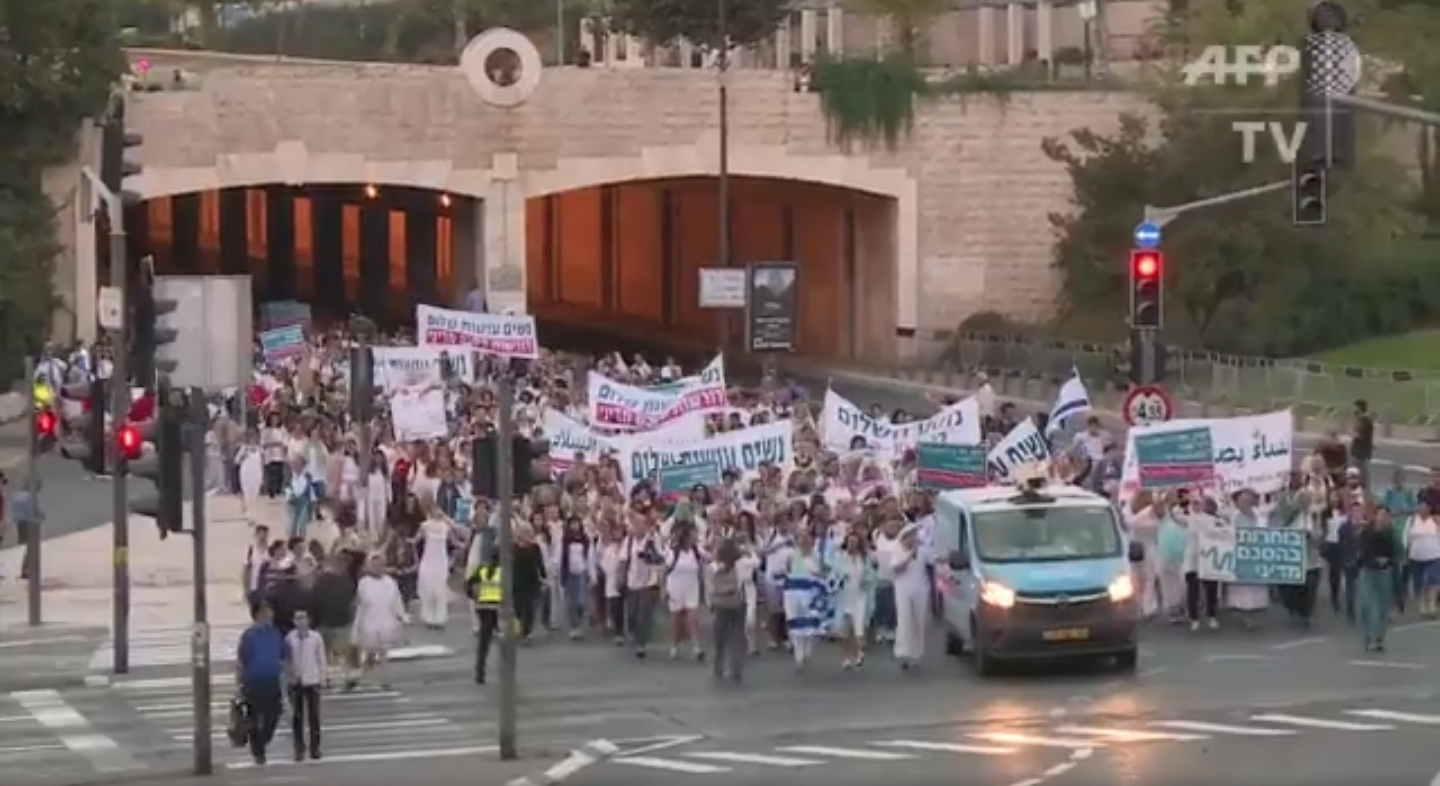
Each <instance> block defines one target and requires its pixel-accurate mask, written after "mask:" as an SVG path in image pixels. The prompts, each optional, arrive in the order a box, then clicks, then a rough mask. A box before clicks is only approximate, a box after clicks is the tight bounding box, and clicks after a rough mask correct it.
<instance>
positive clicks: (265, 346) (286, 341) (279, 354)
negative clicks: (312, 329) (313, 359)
mask: <svg viewBox="0 0 1440 786" xmlns="http://www.w3.org/2000/svg"><path fill="white" fill-rule="evenodd" d="M260 352H261V354H263V355H264V356H265V362H267V363H273V362H276V361H279V360H284V359H286V358H293V357H297V356H299V355H303V354H304V353H305V328H303V327H301V326H300V325H289V326H287V327H280V328H275V329H274V330H267V331H265V332H264V333H261V334H260Z"/></svg>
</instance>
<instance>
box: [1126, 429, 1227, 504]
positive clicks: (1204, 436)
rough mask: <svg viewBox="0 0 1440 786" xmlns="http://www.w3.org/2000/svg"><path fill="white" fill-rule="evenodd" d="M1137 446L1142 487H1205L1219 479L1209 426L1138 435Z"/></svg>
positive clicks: (1136, 456)
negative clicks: (1216, 477) (1217, 477)
mask: <svg viewBox="0 0 1440 786" xmlns="http://www.w3.org/2000/svg"><path fill="white" fill-rule="evenodd" d="M1134 444H1135V458H1136V460H1137V461H1139V462H1140V487H1141V488H1146V489H1164V488H1177V487H1185V486H1204V485H1207V484H1209V483H1210V482H1211V481H1212V480H1214V479H1215V448H1214V447H1213V445H1212V444H1211V442H1210V427H1209V426H1195V427H1193V428H1184V429H1175V430H1171V431H1164V432H1160V433H1147V434H1137V435H1135V441H1134Z"/></svg>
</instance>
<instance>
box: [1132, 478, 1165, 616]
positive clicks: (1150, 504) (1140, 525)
mask: <svg viewBox="0 0 1440 786" xmlns="http://www.w3.org/2000/svg"><path fill="white" fill-rule="evenodd" d="M1163 518H1165V510H1164V508H1162V507H1161V506H1160V505H1159V504H1158V503H1157V502H1156V500H1155V494H1154V492H1152V491H1150V490H1149V489H1141V490H1140V491H1139V492H1138V493H1136V495H1135V498H1134V499H1132V500H1131V501H1130V515H1129V516H1128V517H1127V519H1126V524H1127V526H1128V527H1129V528H1130V539H1131V540H1132V541H1134V542H1136V543H1140V544H1142V545H1144V547H1145V559H1143V560H1141V561H1140V562H1137V563H1135V564H1134V565H1133V566H1131V569H1130V570H1131V573H1132V576H1131V578H1132V579H1133V580H1134V582H1135V586H1136V587H1139V588H1140V617H1141V619H1149V618H1151V617H1154V616H1155V615H1156V613H1158V612H1159V611H1160V609H1162V608H1165V604H1171V605H1173V604H1174V603H1175V601H1176V599H1175V598H1166V597H1163V596H1162V595H1161V593H1160V520H1161V519H1163Z"/></svg>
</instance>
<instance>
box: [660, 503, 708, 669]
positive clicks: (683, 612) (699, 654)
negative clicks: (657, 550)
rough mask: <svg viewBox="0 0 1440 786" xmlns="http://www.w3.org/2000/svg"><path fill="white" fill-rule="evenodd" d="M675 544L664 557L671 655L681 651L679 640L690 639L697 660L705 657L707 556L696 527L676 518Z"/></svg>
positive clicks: (673, 534)
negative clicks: (703, 606)
mask: <svg viewBox="0 0 1440 786" xmlns="http://www.w3.org/2000/svg"><path fill="white" fill-rule="evenodd" d="M671 538H672V542H673V544H674V545H672V546H671V548H670V554H669V556H668V557H667V559H666V561H665V597H666V598H668V599H669V603H670V657H671V658H675V657H678V656H679V654H680V644H681V643H683V642H685V641H687V640H688V641H689V642H690V647H691V649H692V651H693V652H694V655H695V659H696V660H703V659H704V658H705V650H704V648H703V646H702V645H701V643H700V601H701V596H702V595H703V593H704V589H703V587H702V586H701V583H702V582H703V580H704V578H703V577H704V571H705V559H704V557H702V556H700V546H699V545H698V544H697V542H696V540H695V538H696V533H695V527H694V525H693V524H691V523H688V522H677V523H676V526H675V529H674V531H673V533H672V534H671Z"/></svg>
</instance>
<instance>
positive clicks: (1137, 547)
mask: <svg viewBox="0 0 1440 786" xmlns="http://www.w3.org/2000/svg"><path fill="white" fill-rule="evenodd" d="M1130 561H1131V562H1144V561H1145V544H1144V543H1141V542H1139V541H1136V540H1132V541H1130Z"/></svg>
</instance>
